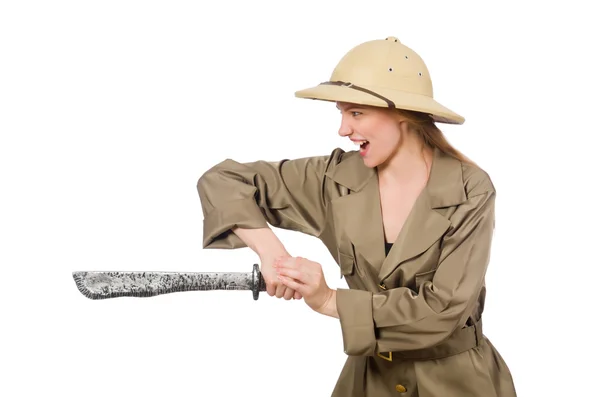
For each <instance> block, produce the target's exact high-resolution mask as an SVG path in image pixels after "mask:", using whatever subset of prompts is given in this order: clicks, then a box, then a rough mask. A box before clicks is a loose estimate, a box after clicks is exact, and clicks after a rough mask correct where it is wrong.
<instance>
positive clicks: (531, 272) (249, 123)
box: [0, 0, 600, 397]
mask: <svg viewBox="0 0 600 397" xmlns="http://www.w3.org/2000/svg"><path fill="white" fill-rule="evenodd" d="M406 3H408V2H401V1H373V0H371V1H370V2H367V1H363V2H350V1H301V2H300V1H299V2H295V3H291V4H290V3H288V2H281V1H272V2H267V1H256V0H255V1H248V2H246V1H239V0H236V1H229V2H201V1H187V2H184V1H162V2H161V1H130V0H119V1H97V2H92V1H52V2H49V1H48V2H41V1H40V2H32V1H6V2H3V3H2V5H1V6H0V57H1V58H0V69H1V73H0V132H1V134H2V135H1V141H0V170H1V171H0V172H1V174H0V175H1V183H0V189H1V193H0V200H1V205H0V216H1V217H0V228H1V229H0V232H1V236H0V247H1V248H0V255H1V257H0V264H1V266H2V271H1V273H0V285H1V288H0V298H1V299H0V305H1V317H0V322H1V327H0V332H1V334H2V335H1V338H0V343H1V344H2V345H1V352H0V360H1V365H2V369H1V371H0V379H1V380H0V394H1V395H3V396H33V395H57V396H58V395H60V396H76V395H86V396H89V397H92V396H106V395H111V396H130V395H133V396H142V395H144V396H163V395H186V396H187V395H199V396H234V395H248V396H279V395H286V396H309V395H311V396H327V395H329V394H330V392H331V389H332V388H333V386H334V384H335V382H336V380H337V377H338V375H339V372H340V370H341V368H342V365H343V363H344V361H345V358H346V356H345V354H344V353H343V346H342V337H341V330H340V327H339V321H338V320H336V319H333V318H330V317H324V316H321V315H319V314H316V313H314V312H312V311H311V310H310V309H309V308H308V307H307V306H306V305H305V303H304V302H303V301H300V302H289V301H284V300H278V299H275V298H270V297H269V296H268V295H266V294H263V295H262V296H261V298H260V299H259V300H258V301H253V300H252V297H251V293H250V292H242V291H229V292H227V291H224V292H200V293H192V292H189V293H179V294H171V295H165V296H160V297H154V298H148V299H133V298H119V299H113V300H103V301H92V300H89V299H86V298H85V297H84V296H83V295H81V294H80V293H79V292H78V290H77V288H76V287H75V284H74V282H73V280H72V278H71V273H72V272H73V271H77V270H169V271H250V270H251V268H252V264H253V263H255V262H257V257H256V256H255V255H254V253H253V252H252V251H250V250H249V249H248V248H245V249H240V250H202V248H201V240H202V212H201V207H200V202H199V199H198V196H197V192H196V181H197V179H198V177H199V176H200V175H201V174H202V173H203V172H204V171H205V170H207V169H208V168H209V167H210V166H212V165H213V164H215V163H217V162H219V161H221V160H223V159H225V158H228V157H229V158H234V159H236V160H239V161H251V160H255V159H267V160H278V159H282V158H294V157H301V156H307V155H321V154H328V153H330V152H331V150H332V149H333V148H334V147H338V146H339V147H342V148H345V149H348V150H352V149H354V146H351V145H349V142H347V141H346V140H344V139H342V138H340V137H339V136H338V135H337V128H338V123H339V113H338V112H337V111H336V110H335V109H334V105H333V104H331V103H327V102H319V101H310V100H304V99H297V98H295V97H294V92H295V91H296V90H299V89H302V88H307V87H310V86H313V85H315V84H318V83H320V82H321V81H325V80H327V79H329V76H330V73H331V71H332V70H333V68H334V67H335V65H336V63H337V62H338V60H339V59H340V58H341V56H343V55H344V54H345V53H346V51H348V50H349V49H350V48H352V47H353V46H355V45H357V44H359V43H362V42H364V41H367V40H371V39H382V38H385V37H387V36H397V37H398V38H399V39H400V41H401V42H403V43H404V44H406V45H408V46H409V47H411V48H412V49H414V50H415V51H417V53H419V54H420V55H421V56H422V57H423V58H424V60H425V62H426V63H427V66H428V67H429V70H430V72H431V75H432V79H433V85H434V96H435V98H436V99H437V100H438V101H440V102H441V103H443V104H444V105H446V106H448V107H449V108H450V109H452V110H454V111H456V112H458V113H459V114H461V115H463V116H465V117H466V122H465V124H464V125H462V126H448V125H440V127H441V128H442V130H443V131H444V132H445V134H446V135H447V137H448V139H449V140H450V141H451V143H453V144H454V145H456V147H458V148H459V149H460V150H461V151H463V152H464V153H465V154H467V156H469V157H471V158H473V159H474V160H475V161H477V162H478V163H479V164H480V165H481V166H482V167H483V168H484V169H486V171H488V173H489V174H490V176H491V177H492V180H493V181H494V184H495V186H496V188H497V190H498V197H497V210H496V216H497V223H496V234H495V240H494V246H493V251H492V258H491V263H490V267H489V271H488V277H487V286H488V296H487V303H486V311H485V317H484V318H485V322H484V332H485V334H486V335H487V336H488V337H489V338H490V339H491V341H492V342H493V343H494V345H495V346H496V347H497V348H498V350H499V351H500V353H501V354H502V356H503V357H504V359H505V360H506V362H507V363H508V365H509V367H510V368H511V371H512V372H513V376H514V379H515V384H516V386H517V391H518V394H519V396H562V395H594V393H597V387H596V383H597V382H596V380H597V376H598V369H600V367H599V366H598V364H597V363H598V358H597V356H598V354H600V351H599V350H598V347H597V342H596V340H595V339H594V338H595V337H596V336H597V335H598V334H599V333H598V329H597V328H594V327H592V326H591V324H592V322H597V319H596V318H595V317H597V315H598V312H599V310H598V299H597V297H596V291H595V290H596V288H597V276H598V267H599V265H600V259H599V258H598V255H597V246H598V237H600V233H599V232H598V225H599V221H600V219H599V216H598V211H599V210H598V187H597V185H598V181H599V180H600V178H599V177H598V171H600V169H599V168H600V167H599V166H598V163H597V156H598V149H597V146H596V145H597V142H598V133H599V131H598V124H597V121H596V119H595V116H597V114H598V109H597V104H598V88H599V85H598V80H599V79H598V70H600V63H599V62H598V58H597V54H598V50H597V49H598V43H597V38H598V37H600V32H599V31H598V29H597V28H595V27H594V25H596V26H597V18H596V17H595V16H594V13H593V12H592V11H591V8H590V7H592V5H589V6H588V5H587V4H592V3H593V2H584V1H570V2H541V1H540V2H533V1H529V2H525V1H512V2H509V1H503V2H500V3H496V4H495V5H489V4H487V3H485V4H484V2H478V3H475V2H466V1H452V2H447V1H439V2H431V1H420V2H418V5H414V4H413V3H412V2H411V4H413V5H408V4H406ZM414 3H417V2H414ZM550 3H552V4H550ZM586 7H587V8H586ZM276 233H277V234H278V235H279V236H280V237H281V238H282V239H283V241H284V243H285V244H286V245H287V247H288V249H289V250H290V252H291V253H292V254H294V255H300V256H305V257H308V258H311V259H313V260H317V261H319V262H320V263H322V264H323V266H324V269H325V272H326V277H327V281H328V283H329V284H330V286H331V287H332V288H337V287H341V288H345V287H346V284H345V283H344V281H343V280H340V279H339V277H338V276H337V275H338V269H337V265H336V264H335V262H334V261H333V259H332V258H331V257H330V256H329V254H328V252H327V251H326V250H325V248H324V246H322V245H321V243H320V242H319V241H318V240H316V239H314V238H311V237H308V236H304V235H301V234H299V233H293V232H287V231H281V230H277V229H276ZM596 395H597V394H596Z"/></svg>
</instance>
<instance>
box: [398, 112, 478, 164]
mask: <svg viewBox="0 0 600 397" xmlns="http://www.w3.org/2000/svg"><path fill="white" fill-rule="evenodd" d="M395 110H396V111H397V112H398V113H399V114H400V115H402V116H403V117H406V119H407V121H408V124H409V126H410V127H411V128H412V130H413V131H415V132H416V133H417V134H418V135H419V136H420V137H421V138H422V139H423V141H424V142H425V144H426V145H428V146H431V147H436V148H438V149H439V150H440V151H442V152H444V153H446V154H448V155H450V156H452V157H454V158H456V159H458V160H459V161H462V162H465V163H467V164H472V165H475V166H477V164H476V163H475V162H474V161H473V160H471V159H469V158H468V157H467V156H465V155H464V154H463V153H461V152H460V151H459V150H458V149H456V148H455V147H454V146H452V145H451V144H450V142H448V140H447V139H446V137H445V136H444V133H443V132H442V131H441V130H440V129H439V128H438V127H437V126H436V125H435V123H434V121H433V119H432V118H431V117H430V116H429V115H428V114H425V113H421V112H415V111H411V110H404V109H395Z"/></svg>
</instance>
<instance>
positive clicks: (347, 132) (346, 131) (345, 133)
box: [338, 120, 352, 136]
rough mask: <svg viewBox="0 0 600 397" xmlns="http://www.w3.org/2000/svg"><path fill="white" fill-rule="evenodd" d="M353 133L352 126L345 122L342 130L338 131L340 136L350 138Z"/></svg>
mask: <svg viewBox="0 0 600 397" xmlns="http://www.w3.org/2000/svg"><path fill="white" fill-rule="evenodd" d="M351 133H352V129H351V128H350V126H349V125H348V123H344V121H343V120H342V123H341V125H340V129H339V130H338V134H339V136H348V135H350V134H351Z"/></svg>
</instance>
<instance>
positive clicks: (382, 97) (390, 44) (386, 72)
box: [296, 37, 465, 124]
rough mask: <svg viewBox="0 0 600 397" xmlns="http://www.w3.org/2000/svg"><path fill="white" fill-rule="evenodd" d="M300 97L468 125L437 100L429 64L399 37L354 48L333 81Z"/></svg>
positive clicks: (345, 57)
mask: <svg viewBox="0 0 600 397" xmlns="http://www.w3.org/2000/svg"><path fill="white" fill-rule="evenodd" d="M296 97H298V98H308V99H318V100H324V101H332V102H337V101H339V102H350V103H356V104H361V105H371V106H379V107H389V108H396V109H406V110H414V111H417V112H422V113H427V114H429V115H431V117H432V119H433V121H436V122H440V123H447V124H462V123H463V122H464V121H465V119H464V118H463V117H462V116H460V115H458V114H456V113H454V112H453V111H452V110H450V109H448V108H447V107H445V106H443V105H441V104H440V103H438V102H437V101H436V100H435V99H433V86H432V83H431V77H430V75H429V71H428V70H427V66H425V62H423V59H421V57H420V56H419V55H418V54H417V53H416V52H414V51H413V50H411V49H410V48H408V47H407V46H405V45H404V44H402V43H400V41H399V40H398V39H397V38H396V37H388V38H386V39H385V40H372V41H367V42H365V43H362V44H360V45H358V46H356V47H354V48H352V49H351V50H350V51H349V52H347V53H346V55H344V57H343V58H342V59H341V60H340V61H339V63H338V64H337V66H336V67H335V69H334V70H333V73H332V74H331V77H330V79H329V81H325V82H323V83H321V84H319V85H317V86H315V87H312V88H307V89H304V90H300V91H297V92H296Z"/></svg>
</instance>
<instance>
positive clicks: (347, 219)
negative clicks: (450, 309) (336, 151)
mask: <svg viewBox="0 0 600 397" xmlns="http://www.w3.org/2000/svg"><path fill="white" fill-rule="evenodd" d="M326 175H327V176H328V177H330V178H332V179H333V180H334V181H336V182H337V183H338V184H341V185H343V186H345V187H347V188H349V189H350V190H351V191H352V192H351V193H350V194H348V195H345V196H342V197H339V198H336V199H334V200H332V203H331V204H332V211H333V215H334V220H335V227H336V234H337V239H338V241H343V239H344V238H347V239H349V240H350V241H351V242H352V244H353V245H354V246H355V248H356V250H357V251H358V253H360V254H361V255H362V256H363V257H364V258H365V259H366V260H367V261H368V262H369V263H370V264H371V265H372V266H373V267H374V269H375V270H376V272H378V275H379V281H381V280H383V279H385V278H386V277H387V276H388V275H389V274H390V273H392V272H393V271H394V269H395V268H396V267H398V266H400V265H401V264H402V263H403V262H404V261H406V260H408V259H410V258H413V257H415V256H417V255H419V254H421V253H422V252H424V251H425V250H427V249H428V248H429V247H430V246H431V245H432V244H434V243H435V242H436V241H437V240H438V239H439V238H440V237H441V236H442V235H443V234H444V233H445V232H446V230H448V227H449V226H450V221H449V220H448V219H447V218H446V217H445V216H444V215H442V214H440V213H439V212H438V211H436V209H439V208H444V207H447V206H452V205H457V204H460V203H462V202H464V201H465V200H466V195H465V192H464V188H463V186H464V185H463V179H462V166H461V163H460V162H459V161H458V160H456V159H454V158H453V157H451V156H448V155H446V154H444V153H443V152H441V151H439V150H438V149H437V148H435V149H434V156H433V163H432V167H431V172H430V175H429V180H428V182H427V185H426V186H425V188H424V189H423V190H422V192H421V193H420V195H419V196H418V198H417V200H416V201H415V203H414V205H413V207H412V209H411V212H410V214H409V215H408V218H407V219H406V222H405V223H404V226H403V228H402V230H401V231H400V233H399V235H398V238H397V239H396V241H395V242H394V245H393V246H392V249H391V251H390V253H389V254H388V256H387V257H386V256H385V246H384V241H385V240H384V233H383V220H382V214H381V200H380V195H379V182H378V178H377V171H376V170H375V169H372V168H368V167H366V166H365V165H364V163H363V161H362V159H361V158H360V156H359V154H358V153H357V152H353V153H350V154H349V155H348V157H347V158H346V159H344V160H343V161H342V162H341V163H339V164H338V166H337V167H336V168H335V169H334V170H332V171H330V172H328V173H327V174H326Z"/></svg>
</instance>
